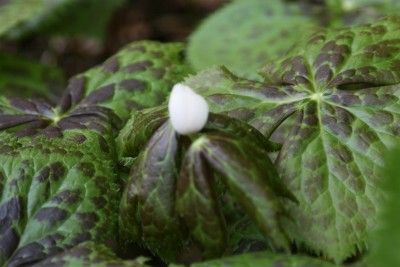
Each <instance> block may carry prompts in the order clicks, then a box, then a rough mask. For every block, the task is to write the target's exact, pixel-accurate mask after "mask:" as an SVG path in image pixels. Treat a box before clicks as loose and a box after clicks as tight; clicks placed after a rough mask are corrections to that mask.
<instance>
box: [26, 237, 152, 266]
mask: <svg viewBox="0 0 400 267" xmlns="http://www.w3.org/2000/svg"><path fill="white" fill-rule="evenodd" d="M145 262H146V258H144V257H139V258H137V259H135V260H121V259H120V258H118V257H117V256H116V255H115V254H114V253H113V252H112V251H111V250H110V248H108V247H107V246H105V245H103V244H98V243H95V242H92V241H87V242H84V243H81V244H79V245H78V246H76V247H74V248H72V249H71V250H68V251H66V252H63V253H60V254H58V255H56V256H53V257H50V258H48V259H46V260H44V261H41V262H39V263H37V264H35V265H33V266H34V267H47V266H59V267H68V266H69V267H84V266H92V267H109V266H119V267H124V266H126V267H146V266H150V265H147V264H146V263H145Z"/></svg>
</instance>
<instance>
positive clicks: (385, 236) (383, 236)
mask: <svg viewBox="0 0 400 267" xmlns="http://www.w3.org/2000/svg"><path fill="white" fill-rule="evenodd" d="M399 155H400V150H399V147H398V146H397V148H396V150H394V151H391V153H389V154H388V156H387V157H386V161H385V170H384V175H383V177H384V179H385V180H384V189H385V192H386V194H387V196H386V197H387V198H386V199H385V200H384V201H383V203H382V208H381V212H380V213H379V217H378V219H379V221H378V227H377V229H376V231H375V232H374V235H372V238H371V245H370V247H371V252H370V255H369V256H368V257H367V259H366V262H367V263H369V264H370V266H371V267H385V266H398V265H400V255H399V253H397V252H398V250H397V248H398V247H399V245H400V229H399V224H400V217H399V216H398V213H397V212H398V207H399V205H400V197H399V192H400V180H399V174H400V166H399V163H398V159H399Z"/></svg>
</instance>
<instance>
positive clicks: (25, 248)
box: [0, 132, 118, 266]
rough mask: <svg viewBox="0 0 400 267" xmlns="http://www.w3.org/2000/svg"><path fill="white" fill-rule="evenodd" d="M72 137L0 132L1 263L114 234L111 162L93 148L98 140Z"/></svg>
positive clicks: (21, 262) (30, 260)
mask: <svg viewBox="0 0 400 267" xmlns="http://www.w3.org/2000/svg"><path fill="white" fill-rule="evenodd" d="M72 137H73V136H72V135H71V138H69V139H67V140H63V141H61V140H59V139H48V138H46V137H44V136H43V137H41V138H37V139H35V140H32V139H30V138H28V137H26V138H17V137H14V136H13V135H12V134H8V133H5V132H2V133H0V140H1V145H0V177H1V179H0V196H1V198H0V199H1V201H0V265H1V266H20V265H29V264H32V263H35V262H37V261H40V260H43V259H44V258H46V257H47V256H50V255H53V254H56V253H59V252H62V251H64V250H66V249H68V248H70V247H73V246H75V245H77V244H79V243H81V242H83V241H86V240H98V241H106V240H108V239H112V238H114V236H113V233H114V232H115V230H116V229H115V228H116V222H117V220H116V219H117V218H116V213H115V208H116V206H117V200H118V195H117V193H118V186H117V184H116V173H115V169H114V162H113V161H112V160H111V157H110V155H109V154H105V153H98V151H99V150H100V149H99V145H95V143H93V142H90V140H89V141H84V142H81V141H80V140H79V141H77V140H76V139H74V138H72ZM83 137H85V136H83ZM87 137H91V138H93V136H87ZM79 138H82V135H80V136H79ZM85 138H86V137H85Z"/></svg>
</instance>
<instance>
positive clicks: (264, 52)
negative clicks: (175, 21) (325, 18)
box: [188, 0, 314, 79]
mask: <svg viewBox="0 0 400 267" xmlns="http://www.w3.org/2000/svg"><path fill="white" fill-rule="evenodd" d="M310 9H311V8H310V7H308V11H310ZM313 21H314V20H313V19H312V18H311V17H308V16H306V14H305V12H304V11H303V10H301V8H300V6H299V5H298V4H297V3H286V2H285V1H282V0H269V1H264V0H248V1H233V2H232V3H230V4H227V5H226V6H225V7H223V8H221V9H220V10H218V11H217V12H216V13H215V14H213V15H211V16H210V17H209V18H208V19H206V20H205V21H204V22H203V24H202V25H201V26H200V27H199V28H198V29H197V30H196V31H195V32H194V33H193V34H192V35H191V37H190V40H189V46H188V58H189V61H190V63H191V64H192V65H193V66H194V68H195V69H197V70H202V69H204V68H207V67H211V66H212V65H215V64H217V65H225V66H227V67H228V68H229V69H230V70H232V71H233V72H234V73H235V74H237V75H239V76H241V77H246V78H253V79H258V78H260V77H259V76H258V75H257V72H256V71H257V70H258V68H259V67H261V66H262V65H263V64H265V62H267V61H269V60H271V59H274V58H276V57H278V56H281V55H283V54H284V53H286V52H287V50H288V49H289V48H290V47H291V46H292V45H293V44H295V43H296V42H297V41H298V40H299V39H301V38H303V37H307V33H309V32H310V30H311V26H312V25H313ZM293 28H296V29H297V30H293Z"/></svg>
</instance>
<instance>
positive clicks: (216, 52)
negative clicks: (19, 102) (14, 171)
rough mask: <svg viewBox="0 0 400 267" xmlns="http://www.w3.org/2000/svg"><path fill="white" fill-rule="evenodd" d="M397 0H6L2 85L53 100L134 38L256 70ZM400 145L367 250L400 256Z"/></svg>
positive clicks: (385, 262) (395, 5)
mask: <svg viewBox="0 0 400 267" xmlns="http://www.w3.org/2000/svg"><path fill="white" fill-rule="evenodd" d="M398 10H400V1H399V0H232V1H229V0H102V1H99V0H0V92H1V94H3V95H18V96H24V97H31V96H36V95H40V96H42V97H45V98H47V99H48V100H49V101H52V102H55V101H56V100H57V98H58V97H59V96H60V94H61V92H62V90H63V88H64V87H65V85H66V81H67V79H68V78H70V77H71V76H73V75H75V74H77V73H80V72H83V71H85V70H87V69H89V68H90V67H93V66H95V65H97V64H99V63H101V62H103V61H104V60H105V59H106V58H107V57H109V56H111V55H112V54H114V53H116V52H117V51H118V50H119V49H121V48H122V47H123V46H124V45H126V44H128V43H130V42H132V41H137V40H144V39H147V40H158V41H163V42H175V41H182V42H186V43H187V44H188V49H187V59H188V60H189V62H190V63H191V64H192V67H193V68H194V69H196V70H201V69H204V68H206V67H209V66H212V65H216V64H218V65H220V64H222V65H226V66H227V67H228V68H229V69H230V70H232V71H233V72H234V73H235V74H237V75H239V76H241V77H244V78H251V79H260V76H258V74H257V69H258V68H259V67H260V66H261V65H263V64H264V63H266V62H267V61H269V60H272V59H274V58H277V57H279V56H282V55H283V54H284V53H285V52H287V51H288V50H290V48H291V46H293V45H294V44H295V43H296V42H297V41H298V40H299V39H301V38H306V37H307V36H308V35H310V34H311V33H312V32H313V30H315V29H317V28H321V27H328V28H332V27H348V26H353V25H359V24H365V23H368V22H371V21H373V20H375V19H377V18H380V17H383V16H387V15H392V14H396V13H397V12H398ZM399 157H400V150H399V151H394V152H393V153H392V154H391V155H389V160H388V162H389V163H388V169H387V172H386V173H385V177H386V180H387V190H388V192H389V194H388V200H387V205H386V206H385V207H384V209H383V210H384V211H383V212H382V215H381V227H380V228H379V229H378V231H377V233H376V234H375V235H374V237H373V238H374V241H373V242H371V247H372V253H371V255H370V256H368V257H367V260H368V261H371V262H373V263H374V265H371V266H375V267H380V266H382V267H386V266H396V263H399V262H400V259H399V258H398V257H399V256H398V255H399V254H397V248H398V247H399V246H398V245H400V244H399V242H400V230H399V228H398V225H399V223H400V221H399V220H400V216H398V214H397V209H398V207H399V206H400V194H399V193H398V192H399V191H400V180H399V179H398V175H399V173H400V168H399V164H396V162H397V160H398V158H399Z"/></svg>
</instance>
